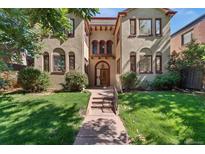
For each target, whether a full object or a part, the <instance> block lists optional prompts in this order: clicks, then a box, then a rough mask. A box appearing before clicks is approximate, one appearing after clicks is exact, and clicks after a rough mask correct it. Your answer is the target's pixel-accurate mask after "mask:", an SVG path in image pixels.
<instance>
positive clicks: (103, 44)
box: [100, 40, 105, 54]
mask: <svg viewBox="0 0 205 154" xmlns="http://www.w3.org/2000/svg"><path fill="white" fill-rule="evenodd" d="M100 54H105V41H102V40H101V41H100Z"/></svg>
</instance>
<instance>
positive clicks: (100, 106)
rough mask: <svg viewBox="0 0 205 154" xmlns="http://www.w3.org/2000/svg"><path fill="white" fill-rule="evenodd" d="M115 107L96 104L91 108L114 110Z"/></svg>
mask: <svg viewBox="0 0 205 154" xmlns="http://www.w3.org/2000/svg"><path fill="white" fill-rule="evenodd" d="M112 107H113V106H112V105H111V104H106V105H104V104H95V105H91V108H112Z"/></svg>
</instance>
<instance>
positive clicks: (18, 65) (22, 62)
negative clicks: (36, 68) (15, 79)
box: [0, 52, 34, 71]
mask: <svg viewBox="0 0 205 154" xmlns="http://www.w3.org/2000/svg"><path fill="white" fill-rule="evenodd" d="M0 60H2V61H4V62H5V63H6V64H7V65H8V66H9V67H10V68H11V69H12V70H13V71H19V70H21V69H22V68H25V67H26V66H33V65H34V58H32V57H31V56H28V55H27V54H26V53H25V52H20V57H19V59H18V60H16V59H15V55H14V57H13V58H11V57H9V56H7V55H5V56H2V57H1V59H0Z"/></svg>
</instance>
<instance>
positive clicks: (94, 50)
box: [92, 41, 98, 54]
mask: <svg viewBox="0 0 205 154" xmlns="http://www.w3.org/2000/svg"><path fill="white" fill-rule="evenodd" d="M92 46H93V54H97V50H98V49H97V48H98V47H97V41H93V43H92Z"/></svg>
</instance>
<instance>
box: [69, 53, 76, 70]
mask: <svg viewBox="0 0 205 154" xmlns="http://www.w3.org/2000/svg"><path fill="white" fill-rule="evenodd" d="M74 69H75V55H74V54H70V55H69V70H74Z"/></svg>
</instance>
